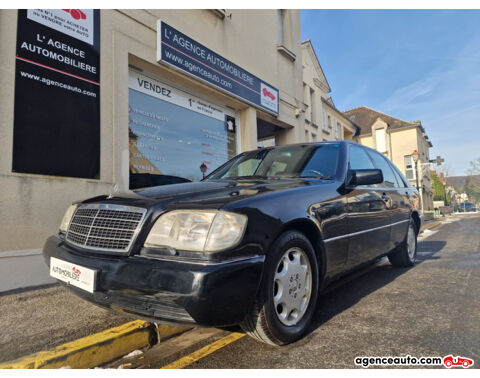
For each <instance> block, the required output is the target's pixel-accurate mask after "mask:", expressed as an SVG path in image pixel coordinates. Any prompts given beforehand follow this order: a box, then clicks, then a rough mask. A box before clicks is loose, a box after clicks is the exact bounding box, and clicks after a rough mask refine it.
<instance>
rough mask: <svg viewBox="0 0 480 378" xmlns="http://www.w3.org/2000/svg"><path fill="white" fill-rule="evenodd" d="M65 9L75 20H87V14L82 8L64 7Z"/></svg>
mask: <svg viewBox="0 0 480 378" xmlns="http://www.w3.org/2000/svg"><path fill="white" fill-rule="evenodd" d="M62 10H63V11H65V12H67V13H70V16H72V17H73V18H74V19H75V20H85V19H86V18H87V15H86V14H85V13H83V12H82V11H81V10H80V9H62Z"/></svg>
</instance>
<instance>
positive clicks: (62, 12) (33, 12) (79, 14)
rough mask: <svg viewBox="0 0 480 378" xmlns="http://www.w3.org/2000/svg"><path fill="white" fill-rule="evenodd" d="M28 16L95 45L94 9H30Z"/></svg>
mask: <svg viewBox="0 0 480 378" xmlns="http://www.w3.org/2000/svg"><path fill="white" fill-rule="evenodd" d="M27 17H28V18H29V19H30V20H32V21H36V22H38V23H40V24H42V25H45V26H48V27H49V28H52V29H55V30H57V31H59V32H61V33H64V34H67V35H69V36H71V37H73V38H76V39H78V40H80V41H83V42H86V43H89V44H90V45H93V9H29V10H28V11H27Z"/></svg>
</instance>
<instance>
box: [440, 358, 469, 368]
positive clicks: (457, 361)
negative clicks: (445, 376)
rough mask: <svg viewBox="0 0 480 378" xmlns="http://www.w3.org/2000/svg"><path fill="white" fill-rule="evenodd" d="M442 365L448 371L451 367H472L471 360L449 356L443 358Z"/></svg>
mask: <svg viewBox="0 0 480 378" xmlns="http://www.w3.org/2000/svg"><path fill="white" fill-rule="evenodd" d="M443 364H444V365H445V366H446V367H447V368H449V369H450V368H451V367H452V366H463V367H464V368H468V367H470V366H472V365H473V360H471V359H470V358H465V357H459V356H457V357H453V356H452V355H451V354H450V355H449V356H446V357H443Z"/></svg>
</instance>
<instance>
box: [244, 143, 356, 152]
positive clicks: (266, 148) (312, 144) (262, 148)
mask: <svg viewBox="0 0 480 378" xmlns="http://www.w3.org/2000/svg"><path fill="white" fill-rule="evenodd" d="M325 144H356V145H359V146H362V145H361V144H358V143H355V142H351V141H349V140H328V141H323V142H304V143H291V144H283V145H281V146H271V147H260V148H257V149H255V150H250V151H245V152H253V151H260V150H274V149H275V150H279V149H283V148H289V147H294V146H321V145H325ZM362 147H363V146H362Z"/></svg>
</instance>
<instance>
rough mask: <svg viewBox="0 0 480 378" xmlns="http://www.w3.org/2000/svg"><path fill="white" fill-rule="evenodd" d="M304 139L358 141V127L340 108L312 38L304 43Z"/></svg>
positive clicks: (311, 140)
mask: <svg viewBox="0 0 480 378" xmlns="http://www.w3.org/2000/svg"><path fill="white" fill-rule="evenodd" d="M302 62H303V98H304V113H305V139H304V140H305V141H306V142H316V141H330V140H355V138H356V135H357V133H358V131H359V128H358V127H357V126H356V125H355V124H354V123H353V122H352V121H351V120H350V119H348V117H346V116H345V115H344V114H343V113H342V112H341V111H339V110H338V109H337V108H336V107H335V104H334V103H333V100H332V98H331V97H329V96H328V94H329V93H330V92H331V88H330V85H329V83H328V81H327V78H326V77H325V74H324V72H323V70H322V66H321V65H320V62H319V60H318V58H317V55H316V53H315V50H314V49H313V46H312V43H311V41H305V42H303V43H302Z"/></svg>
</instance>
